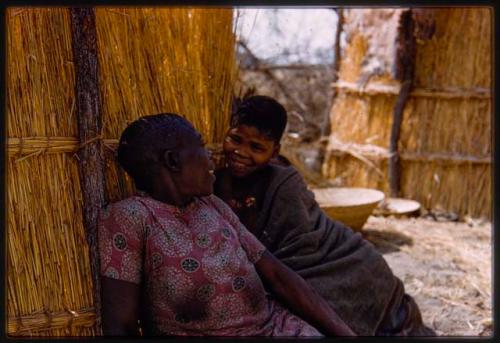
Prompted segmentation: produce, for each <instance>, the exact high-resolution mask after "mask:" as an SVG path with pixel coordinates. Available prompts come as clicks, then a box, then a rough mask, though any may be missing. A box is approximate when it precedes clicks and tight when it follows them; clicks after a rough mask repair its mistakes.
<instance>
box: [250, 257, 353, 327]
mask: <svg viewBox="0 0 500 343" xmlns="http://www.w3.org/2000/svg"><path fill="white" fill-rule="evenodd" d="M255 267H256V269H257V272H258V273H259V275H260V277H261V279H262V281H263V282H264V284H265V285H266V286H267V287H268V288H269V289H270V290H271V291H272V293H273V294H274V295H275V296H276V297H277V298H278V299H279V300H281V301H282V303H283V304H285V305H287V306H288V307H289V308H290V309H291V310H292V311H294V312H295V313H296V314H298V315H299V316H300V317H301V318H302V319H304V320H305V321H307V322H308V323H309V324H311V325H313V326H314V327H315V328H317V329H318V330H320V331H321V332H322V333H323V334H324V335H325V336H355V335H356V334H355V333H354V332H353V331H352V330H351V329H350V328H349V327H348V326H347V325H346V324H345V323H344V321H343V320H342V319H341V318H340V317H339V316H338V315H337V313H336V312H335V311H334V310H333V309H332V307H331V306H330V305H329V304H328V302H327V301H326V300H324V299H323V298H322V297H321V296H319V295H318V294H317V293H316V292H315V291H314V290H313V289H312V288H311V287H310V286H309V285H308V284H307V283H306V281H304V279H303V278H302V277H300V275H298V274H297V273H295V272H294V271H292V270H291V269H290V268H288V267H287V266H285V265H284V264H283V263H282V262H280V261H279V260H278V259H277V258H276V257H274V256H273V255H272V254H271V253H270V252H268V251H267V250H266V251H265V252H264V254H263V255H262V257H261V259H260V260H259V261H257V263H256V264H255Z"/></svg>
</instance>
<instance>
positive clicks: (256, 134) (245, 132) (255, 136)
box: [229, 124, 274, 143]
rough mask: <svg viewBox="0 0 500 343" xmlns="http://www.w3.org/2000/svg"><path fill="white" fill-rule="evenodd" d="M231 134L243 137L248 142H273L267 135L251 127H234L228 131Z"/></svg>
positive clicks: (243, 125) (242, 125)
mask: <svg viewBox="0 0 500 343" xmlns="http://www.w3.org/2000/svg"><path fill="white" fill-rule="evenodd" d="M229 132H231V133H233V134H234V133H236V134H239V135H242V136H244V137H245V138H246V139H248V140H252V141H258V142H261V143H274V140H273V139H272V138H270V137H268V136H267V135H265V134H264V133H263V132H262V131H260V130H259V129H258V128H257V127H255V126H251V125H245V124H241V125H238V126H235V127H233V128H231V129H230V131H229Z"/></svg>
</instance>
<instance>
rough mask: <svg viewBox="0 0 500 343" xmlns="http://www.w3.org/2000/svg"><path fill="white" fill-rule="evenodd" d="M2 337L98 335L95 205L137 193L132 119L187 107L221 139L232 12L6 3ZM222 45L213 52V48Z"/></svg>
mask: <svg viewBox="0 0 500 343" xmlns="http://www.w3.org/2000/svg"><path fill="white" fill-rule="evenodd" d="M6 17H7V18H6V22H7V67H8V73H7V148H8V157H7V192H8V193H7V194H8V195H7V203H8V205H7V218H8V229H7V247H8V250H7V254H6V255H7V316H8V318H7V320H8V323H7V324H8V325H7V333H8V334H9V335H12V336H18V335H21V336H26V335H27V336H92V335H99V334H100V325H99V304H100V302H99V301H100V300H99V283H98V277H97V275H98V274H97V273H98V259H96V256H97V255H96V253H97V250H96V247H95V243H96V241H95V224H96V214H97V210H98V209H99V208H100V207H101V206H102V205H103V204H104V203H105V202H108V201H114V200H117V199H119V198H121V197H123V196H125V195H127V194H129V193H130V192H131V191H132V185H131V183H130V180H128V179H127V177H126V176H125V175H124V173H123V172H121V171H120V170H119V169H118V168H117V166H116V165H115V162H114V146H115V144H116V142H117V139H118V138H119V134H120V133H121V131H122V130H123V129H124V128H125V126H126V125H127V123H128V122H130V121H132V120H134V119H135V118H137V117H139V116H142V115H146V114H152V113H159V112H178V113H181V114H184V115H185V116H186V117H187V118H188V119H189V120H191V121H192V122H193V123H194V124H195V126H196V127H197V128H198V129H199V130H200V131H201V132H202V133H203V134H204V135H205V138H206V140H207V141H208V142H209V143H217V142H219V141H220V140H221V139H222V135H223V131H224V125H225V124H226V123H227V118H228V115H229V110H230V101H231V99H230V97H231V89H232V86H233V80H234V76H235V60H234V46H235V44H234V32H233V28H232V10H230V9H189V8H182V9H180V8H154V9H141V8H123V9H121V8H104V7H99V8H98V9H95V10H94V9H92V8H85V9H78V8H74V9H69V8H9V9H8V10H7V14H6ZM214 52H216V53H214Z"/></svg>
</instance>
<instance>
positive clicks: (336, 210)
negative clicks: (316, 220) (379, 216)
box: [312, 187, 384, 231]
mask: <svg viewBox="0 0 500 343" xmlns="http://www.w3.org/2000/svg"><path fill="white" fill-rule="evenodd" d="M312 191H313V193H314V196H315V198H316V201H317V202H318V204H319V206H320V207H321V208H322V209H323V211H325V213H326V214H327V215H328V216H329V217H330V218H332V219H335V220H338V221H341V222H343V223H344V224H346V225H347V226H349V227H350V228H352V229H353V230H355V231H361V229H362V228H363V225H364V224H365V223H366V220H367V219H368V217H369V216H370V214H371V213H372V212H373V210H374V209H375V207H377V205H378V204H379V203H380V202H381V201H382V200H383V199H384V193H382V192H380V191H377V190H375V189H369V188H349V187H329V188H314V189H312Z"/></svg>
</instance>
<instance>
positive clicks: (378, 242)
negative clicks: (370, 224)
mask: <svg viewBox="0 0 500 343" xmlns="http://www.w3.org/2000/svg"><path fill="white" fill-rule="evenodd" d="M361 233H362V235H363V238H365V239H366V240H367V241H369V242H370V243H372V244H373V245H374V246H375V248H377V250H378V251H379V252H380V253H381V254H387V253H391V252H397V251H400V250H401V249H400V247H402V246H404V245H409V246H412V245H413V238H411V237H410V236H406V235H403V234H401V233H399V232H395V231H380V230H375V229H370V228H366V229H363V231H362V232H361Z"/></svg>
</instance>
